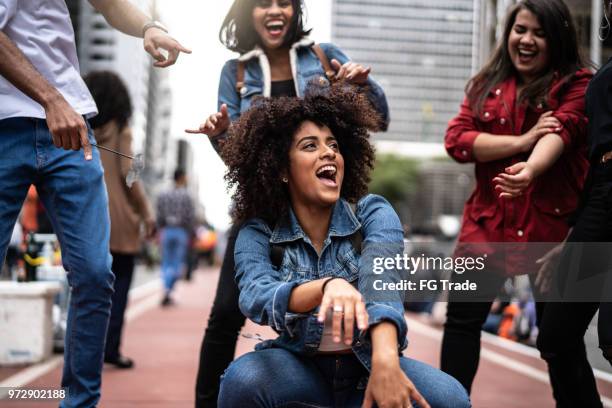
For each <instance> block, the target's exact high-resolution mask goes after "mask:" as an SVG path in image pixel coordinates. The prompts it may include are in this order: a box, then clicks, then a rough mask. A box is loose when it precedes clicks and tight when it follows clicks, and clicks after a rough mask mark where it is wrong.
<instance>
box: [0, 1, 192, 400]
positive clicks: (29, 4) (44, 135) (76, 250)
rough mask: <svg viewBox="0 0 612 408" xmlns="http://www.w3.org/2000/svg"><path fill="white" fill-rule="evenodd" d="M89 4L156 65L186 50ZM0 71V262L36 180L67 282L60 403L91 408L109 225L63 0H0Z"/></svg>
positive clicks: (114, 5) (123, 8) (101, 4)
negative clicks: (139, 40) (139, 43)
mask: <svg viewBox="0 0 612 408" xmlns="http://www.w3.org/2000/svg"><path fill="white" fill-rule="evenodd" d="M89 2H90V3H91V4H92V5H93V6H94V8H96V9H97V10H98V11H99V12H100V13H101V14H102V15H103V16H104V18H105V19H106V20H107V21H108V22H109V24H110V25H111V26H113V27H115V28H117V29H119V30H120V31H122V32H124V33H125V34H128V35H132V36H136V37H144V47H145V49H146V50H147V51H148V52H149V53H150V54H151V55H152V56H153V57H154V58H155V59H156V60H157V61H156V62H155V65H156V66H160V67H163V66H169V65H172V64H173V63H174V62H175V61H176V59H177V57H178V54H179V53H180V52H189V51H188V50H186V49H185V48H183V47H182V46H181V45H180V44H179V43H178V42H177V41H176V40H174V39H173V38H172V37H170V36H169V35H168V34H167V33H166V29H165V28H163V27H161V25H160V24H159V23H156V22H154V21H152V20H151V19H150V18H149V17H148V16H146V15H145V14H143V13H142V12H141V11H140V10H138V9H137V8H136V7H134V6H133V5H132V4H131V3H130V2H128V1H125V0H90V1H89ZM159 48H163V49H165V50H167V51H168V52H169V54H168V58H166V57H164V56H163V55H162V53H161V52H160V50H159ZM0 75H1V77H0V89H1V90H2V91H1V92H0V258H2V259H4V256H5V253H6V247H7V244H8V242H9V238H10V236H11V231H12V230H13V225H14V224H15V220H16V219H17V216H18V214H19V210H20V208H21V206H22V203H23V201H24V199H25V197H26V194H27V191H28V188H29V187H30V185H31V184H34V185H35V186H36V189H37V191H38V193H39V195H40V198H41V200H42V201H43V203H44V206H45V208H46V209H47V211H48V215H49V218H50V219H51V223H52V224H53V229H54V231H55V232H56V234H57V236H58V239H59V242H60V245H61V250H62V262H63V265H64V268H65V269H66V271H67V272H68V282H69V284H70V286H71V288H72V290H71V300H70V306H69V311H68V326H67V328H66V333H67V335H66V347H65V350H64V371H63V376H62V384H61V385H62V387H64V388H66V389H67V391H68V392H67V397H66V398H65V399H64V400H63V401H62V402H61V404H60V406H62V407H79V408H87V407H95V406H96V405H97V403H98V400H99V399H100V384H101V371H102V364H103V363H102V361H103V358H104V340H105V338H106V330H107V325H108V319H109V315H110V308H111V295H112V292H113V279H114V277H113V274H112V273H111V256H110V252H109V237H110V221H109V219H108V200H107V193H106V187H105V186H104V177H103V171H102V166H101V165H100V156H99V152H98V150H97V149H96V148H93V149H92V146H91V144H93V143H94V141H95V140H94V136H93V132H92V131H91V128H90V127H89V126H88V122H87V119H86V118H90V117H92V116H94V115H95V114H96V113H97V109H96V105H95V103H94V101H93V99H92V97H91V95H90V94H89V92H88V90H87V87H86V86H85V84H84V82H83V80H82V79H81V76H80V73H79V64H78V60H77V52H76V47H75V38H74V31H73V28H72V23H71V21H70V13H69V11H68V8H67V6H66V2H65V1H64V0H46V1H18V0H0ZM81 149H82V151H81Z"/></svg>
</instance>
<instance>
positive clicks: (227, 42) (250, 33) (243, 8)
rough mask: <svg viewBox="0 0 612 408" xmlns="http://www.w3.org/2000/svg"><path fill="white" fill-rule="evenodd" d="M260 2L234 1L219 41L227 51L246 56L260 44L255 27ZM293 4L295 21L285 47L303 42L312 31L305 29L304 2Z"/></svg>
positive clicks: (288, 33)
mask: <svg viewBox="0 0 612 408" xmlns="http://www.w3.org/2000/svg"><path fill="white" fill-rule="evenodd" d="M258 1H260V0H234V3H233V4H232V7H231V8H230V9H229V11H228V13H227V15H226V16H225V19H224V20H223V24H222V25H221V29H220V30H219V40H220V41H221V44H223V45H224V46H225V47H226V48H227V49H229V50H231V51H235V52H238V53H240V54H244V53H245V52H249V51H251V50H252V49H253V47H255V45H258V44H259V42H260V38H259V34H257V32H256V31H255V28H254V27H253V9H254V8H255V6H256V5H257V3H258ZM291 4H292V5H293V19H292V20H291V26H290V27H289V31H288V32H287V36H286V37H285V42H284V45H285V46H290V45H291V44H293V43H294V42H296V41H299V40H301V39H302V38H304V37H305V36H307V35H308V34H310V31H311V30H305V29H304V20H305V17H304V16H305V6H304V2H303V0H291Z"/></svg>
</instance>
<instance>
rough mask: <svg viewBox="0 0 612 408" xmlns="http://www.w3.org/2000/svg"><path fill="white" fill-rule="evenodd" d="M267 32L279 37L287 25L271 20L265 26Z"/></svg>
mask: <svg viewBox="0 0 612 408" xmlns="http://www.w3.org/2000/svg"><path fill="white" fill-rule="evenodd" d="M265 27H266V30H268V33H270V35H272V36H279V35H281V34H282V32H283V29H284V28H285V23H284V22H283V21H281V20H270V21H268V22H267V23H266V24H265Z"/></svg>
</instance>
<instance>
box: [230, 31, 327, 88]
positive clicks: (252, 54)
mask: <svg viewBox="0 0 612 408" xmlns="http://www.w3.org/2000/svg"><path fill="white" fill-rule="evenodd" d="M314 43H315V42H314V40H311V39H310V38H308V37H304V38H302V39H301V40H299V41H297V42H295V43H293V45H291V48H290V49H289V61H290V63H291V74H292V76H293V83H294V85H295V92H296V95H297V96H302V93H301V91H300V87H299V84H298V80H297V65H298V64H297V50H298V49H299V48H309V47H312V46H313V45H314ZM253 58H257V59H258V60H259V66H260V67H261V72H262V73H263V83H264V87H263V93H262V95H263V96H264V97H266V98H268V97H270V95H271V93H272V74H271V71H270V61H268V57H267V56H266V53H265V52H264V50H263V49H262V48H261V47H260V46H259V45H256V46H255V48H253V49H252V50H251V51H249V52H247V53H244V54H242V55H241V56H240V57H239V58H238V61H241V62H247V61H249V60H251V59H253Z"/></svg>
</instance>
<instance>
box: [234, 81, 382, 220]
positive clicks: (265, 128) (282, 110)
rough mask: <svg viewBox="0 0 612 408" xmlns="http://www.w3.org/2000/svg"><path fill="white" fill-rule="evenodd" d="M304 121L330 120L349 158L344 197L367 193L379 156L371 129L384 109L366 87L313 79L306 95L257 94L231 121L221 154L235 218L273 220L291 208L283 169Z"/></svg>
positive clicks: (356, 197) (353, 199) (326, 122)
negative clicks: (378, 107)
mask: <svg viewBox="0 0 612 408" xmlns="http://www.w3.org/2000/svg"><path fill="white" fill-rule="evenodd" d="M305 121H312V122H314V123H316V124H317V125H318V126H323V125H324V126H327V127H328V128H329V129H330V130H331V132H332V134H333V135H334V136H335V137H336V139H337V141H338V145H339V149H340V153H341V154H342V156H343V157H344V163H345V166H344V168H345V170H344V171H345V174H344V180H343V182H342V186H341V191H340V195H341V197H343V198H344V199H346V200H347V201H349V202H352V203H355V202H357V201H358V200H359V198H361V197H362V196H364V195H365V194H366V193H367V189H368V183H369V181H370V171H371V170H372V168H373V166H374V160H375V156H374V148H373V147H372V145H371V144H370V142H369V140H368V139H369V131H377V130H379V129H380V127H381V123H382V121H381V118H380V115H379V114H378V113H377V112H376V111H375V110H374V108H373V107H372V105H371V104H370V102H369V101H368V99H367V97H366V96H365V94H364V92H363V89H358V88H356V87H353V86H350V85H348V84H346V83H337V84H334V85H332V86H321V85H317V84H314V83H313V84H310V86H309V87H308V93H307V95H306V96H305V97H304V98H290V97H280V98H261V97H260V98H257V99H256V100H254V102H253V105H252V107H251V109H249V110H248V111H247V112H245V113H243V114H242V116H241V117H240V119H239V120H238V121H237V122H235V123H234V124H233V125H232V126H231V128H230V130H229V137H228V139H227V141H226V142H225V145H224V146H223V151H222V157H223V160H224V161H225V163H226V164H227V166H228V171H227V173H226V175H225V180H226V181H227V182H228V188H232V187H235V188H236V190H235V192H234V194H233V199H234V210H233V214H232V215H233V216H234V219H235V220H236V221H238V222H242V221H245V220H248V219H250V218H261V219H263V220H264V221H266V222H267V223H268V224H270V225H273V224H274V223H275V221H276V220H278V219H279V218H281V217H283V216H286V215H287V214H288V210H289V206H290V200H289V193H288V190H287V188H286V185H285V184H284V183H283V182H282V181H281V174H284V173H287V172H288V170H289V149H290V147H291V144H292V141H293V136H294V134H295V133H296V132H297V131H298V129H299V128H300V126H301V124H302V123H303V122H305Z"/></svg>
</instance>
